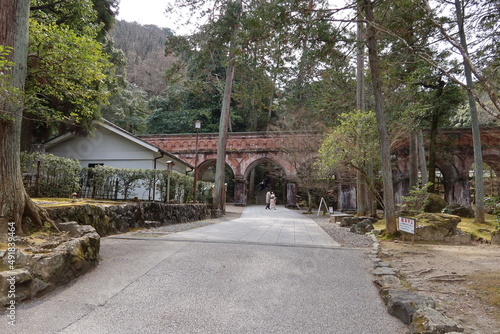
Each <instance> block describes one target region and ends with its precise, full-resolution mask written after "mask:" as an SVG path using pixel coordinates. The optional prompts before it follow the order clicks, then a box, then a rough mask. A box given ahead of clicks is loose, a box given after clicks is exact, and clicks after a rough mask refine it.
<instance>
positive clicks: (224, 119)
mask: <svg viewBox="0 0 500 334" xmlns="http://www.w3.org/2000/svg"><path fill="white" fill-rule="evenodd" d="M237 3H238V4H240V5H241V0H238V2H237ZM240 13H241V10H240ZM238 15H239V14H238ZM237 21H238V20H237ZM237 29H238V26H237V25H235V26H234V27H233V32H232V38H234V37H235V35H236V31H237ZM233 47H234V46H233V41H231V42H230V43H229V56H228V65H227V68H226V82H225V86H224V97H223V100H222V108H221V115H220V123H219V141H218V143H217V161H216V164H215V196H214V198H213V202H212V205H213V208H214V209H215V210H219V211H220V213H221V214H224V213H225V210H226V208H225V203H226V201H225V198H223V197H224V196H225V193H226V192H225V181H226V144H227V130H228V127H229V112H230V107H231V92H232V89H233V78H234V68H235V65H236V61H235V56H234V50H233Z"/></svg>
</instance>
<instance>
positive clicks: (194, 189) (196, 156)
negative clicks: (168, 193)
mask: <svg viewBox="0 0 500 334" xmlns="http://www.w3.org/2000/svg"><path fill="white" fill-rule="evenodd" d="M194 128H195V129H196V148H195V154H194V182H193V183H194V184H193V203H196V192H197V191H196V190H197V189H196V184H197V183H198V132H199V131H200V129H201V121H198V120H197V121H195V122H194Z"/></svg>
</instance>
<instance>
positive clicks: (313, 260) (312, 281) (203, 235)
mask: <svg viewBox="0 0 500 334" xmlns="http://www.w3.org/2000/svg"><path fill="white" fill-rule="evenodd" d="M247 210H248V211H247ZM266 222H268V223H266ZM311 222H313V221H312V220H311V219H309V218H305V217H302V216H301V215H300V214H298V213H296V212H294V211H290V210H287V209H284V208H280V209H279V210H277V211H276V212H273V213H270V212H269V211H268V210H266V211H264V209H263V208H256V207H254V208H252V207H250V208H246V209H245V213H244V214H243V215H242V217H241V218H239V219H236V220H234V221H229V222H224V223H221V224H223V225H221V224H215V225H210V226H206V227H202V228H198V229H194V230H190V231H185V232H180V233H178V234H177V233H176V234H168V235H165V236H162V235H161V234H159V235H158V236H157V237H150V238H137V239H118V238H103V239H102V240H101V256H102V258H103V260H102V262H101V263H100V264H99V266H98V267H97V268H96V269H94V270H93V271H91V272H90V273H88V274H86V275H84V276H83V277H80V278H79V279H78V280H76V281H74V282H73V283H71V284H70V285H68V286H66V287H63V288H59V289H57V290H56V291H53V292H52V293H50V294H48V295H47V296H45V297H43V298H41V299H39V300H35V301H31V302H28V303H24V304H21V305H19V306H18V308H17V310H16V325H15V326H11V325H9V324H8V322H7V318H6V316H5V315H2V317H1V318H0V332H1V333H27V334H28V333H29V334H38V333H44V334H48V333H93V334H97V333H338V334H348V333H352V334H362V333H366V334H377V333H380V334H391V333H394V334H402V333H408V329H407V327H406V326H405V325H403V324H402V323H401V322H400V321H399V320H398V319H396V318H394V317H392V316H390V315H389V314H388V313H387V310H386V308H385V306H384V305H383V303H382V301H381V299H380V297H379V296H378V293H377V289H376V288H375V286H374V285H373V283H372V279H373V278H372V275H371V274H370V270H371V268H372V263H371V261H369V260H368V259H367V250H361V249H353V248H341V247H338V246H336V245H337V243H336V242H335V241H333V240H331V242H328V241H325V239H324V238H323V236H322V235H321V232H318V230H316V227H317V225H316V226H315V223H314V222H313V223H314V224H311ZM224 224H229V225H224ZM235 225H238V226H239V227H238V228H233V227H234V226H235ZM221 226H227V228H224V229H222V230H221ZM231 226H232V227H231ZM245 226H246V227H245ZM248 226H251V229H250V230H248V231H249V232H248V233H247V234H245V232H244V230H245V229H246V228H248ZM318 228H319V227H318ZM224 230H229V231H231V232H230V234H231V235H233V237H229V236H228V234H224V232H223V231H224ZM214 231H218V232H217V233H218V234H219V235H220V238H217V237H216V236H217V233H215V232H214ZM259 231H260V232H259ZM269 233H271V234H269ZM273 233H274V234H273ZM290 233H291V234H293V237H291V236H290ZM304 233H306V234H308V235H309V237H307V236H304ZM285 234H287V235H285ZM256 235H262V238H260V237H259V238H257V237H256ZM271 235H275V236H276V238H275V239H273V238H272V237H271ZM249 236H252V238H249ZM311 236H312V237H311ZM309 239H310V240H311V242H304V240H309ZM280 240H281V241H280ZM294 240H298V242H294ZM315 240H319V241H318V242H319V244H315V242H316V241H315Z"/></svg>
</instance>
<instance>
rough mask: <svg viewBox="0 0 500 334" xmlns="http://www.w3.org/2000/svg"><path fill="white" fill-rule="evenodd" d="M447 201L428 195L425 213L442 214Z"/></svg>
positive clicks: (437, 196)
mask: <svg viewBox="0 0 500 334" xmlns="http://www.w3.org/2000/svg"><path fill="white" fill-rule="evenodd" d="M447 204H448V203H446V201H445V200H444V199H443V198H441V196H439V195H436V194H428V195H427V199H426V200H425V202H424V207H423V209H424V212H441V210H443V209H444V208H445V207H446V205H447Z"/></svg>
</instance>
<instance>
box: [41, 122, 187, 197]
mask: <svg viewBox="0 0 500 334" xmlns="http://www.w3.org/2000/svg"><path fill="white" fill-rule="evenodd" d="M46 152H47V153H51V154H54V155H56V156H60V157H65V158H71V159H77V160H79V161H80V165H81V166H82V167H88V166H89V164H103V165H105V166H110V167H115V168H132V169H155V158H157V159H156V169H159V170H166V169H167V168H168V165H167V162H168V161H172V162H173V168H172V170H173V171H175V172H178V173H181V174H185V173H186V171H188V170H190V169H188V168H187V166H186V165H185V164H182V163H180V162H179V161H175V160H174V159H172V157H169V156H164V157H160V156H161V154H160V153H159V152H154V151H152V150H151V149H148V148H147V147H145V146H142V145H140V144H138V143H136V142H134V141H132V140H129V139H127V138H124V137H122V136H120V135H118V134H116V133H114V132H112V131H110V130H108V129H106V128H104V127H100V126H99V127H96V131H95V133H94V134H93V135H89V136H87V137H68V139H67V140H66V141H61V142H60V143H57V144H54V145H53V146H50V147H48V148H47V149H46ZM134 196H137V197H138V198H139V199H143V200H147V199H149V197H150V196H151V197H152V194H151V195H150V194H149V192H148V191H147V190H146V188H145V187H137V188H136V189H135V190H134V191H133V194H130V195H129V196H128V197H129V198H133V197H134ZM155 199H156V200H159V199H160V194H159V192H158V189H157V191H156V194H155Z"/></svg>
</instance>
